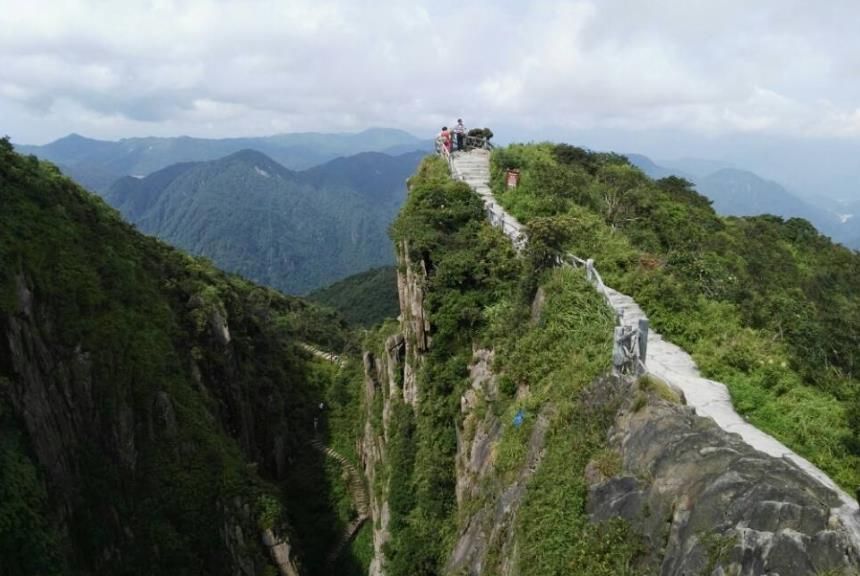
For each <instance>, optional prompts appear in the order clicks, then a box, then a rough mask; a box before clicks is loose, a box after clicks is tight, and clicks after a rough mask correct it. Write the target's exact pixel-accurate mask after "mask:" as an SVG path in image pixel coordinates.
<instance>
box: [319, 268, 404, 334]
mask: <svg viewBox="0 0 860 576" xmlns="http://www.w3.org/2000/svg"><path fill="white" fill-rule="evenodd" d="M308 299H309V300H312V301H314V302H318V303H320V304H322V305H324V306H329V307H330V308H334V309H335V310H337V311H338V312H340V314H341V315H342V316H343V317H344V319H346V321H347V322H349V323H350V324H351V325H353V326H361V327H364V328H370V327H371V326H375V325H377V324H380V323H381V322H382V321H383V320H385V319H386V318H397V315H398V314H400V303H399V301H398V297H397V269H396V268H394V267H393V266H392V267H388V266H386V267H382V268H374V269H372V270H368V271H367V272H362V273H360V274H355V275H353V276H350V277H349V278H344V279H343V280H340V281H338V282H335V283H334V284H332V285H331V286H327V287H325V288H322V289H320V290H316V291H314V292H311V293H310V294H308Z"/></svg>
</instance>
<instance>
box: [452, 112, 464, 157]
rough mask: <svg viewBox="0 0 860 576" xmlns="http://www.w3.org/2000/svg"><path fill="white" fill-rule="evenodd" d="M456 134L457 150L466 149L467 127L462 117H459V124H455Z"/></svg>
mask: <svg viewBox="0 0 860 576" xmlns="http://www.w3.org/2000/svg"><path fill="white" fill-rule="evenodd" d="M454 135H455V136H456V137H457V150H465V149H466V146H465V144H464V142H465V140H466V127H465V126H463V119H462V118H457V125H456V126H454Z"/></svg>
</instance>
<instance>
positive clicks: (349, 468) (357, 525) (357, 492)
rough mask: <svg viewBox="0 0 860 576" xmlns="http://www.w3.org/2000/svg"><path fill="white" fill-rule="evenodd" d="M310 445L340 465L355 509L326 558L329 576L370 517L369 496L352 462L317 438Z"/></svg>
mask: <svg viewBox="0 0 860 576" xmlns="http://www.w3.org/2000/svg"><path fill="white" fill-rule="evenodd" d="M310 444H311V446H312V447H313V448H315V449H316V450H318V451H319V452H321V453H323V454H325V455H326V456H327V457H328V458H331V459H332V460H335V461H336V462H337V463H338V464H340V466H341V468H342V470H343V472H344V473H345V474H346V476H347V489H348V490H349V495H350V498H351V499H352V505H353V506H354V507H355V512H356V517H355V518H354V519H353V520H352V521H351V522H350V523H349V524H348V525H347V526H346V528H344V530H343V533H342V534H341V537H340V539H339V540H338V541H337V543H336V544H335V545H334V546H333V547H332V549H331V551H330V552H329V553H328V556H326V562H325V565H326V573H327V574H331V573H332V572H331V569H332V568H333V567H334V564H335V562H336V561H337V559H338V557H340V554H341V552H343V549H344V548H346V547H347V546H348V545H349V543H350V542H352V539H353V538H355V535H356V534H358V531H359V530H361V527H362V526H363V525H364V523H365V522H366V521H367V519H368V518H369V517H370V496H369V495H368V493H367V487H366V486H365V484H364V480H363V479H362V475H361V473H360V472H359V471H358V469H357V468H356V467H355V466H353V464H352V462H350V461H349V460H348V459H347V458H346V457H345V456H343V455H342V454H340V453H339V452H337V451H336V450H334V449H333V448H331V447H329V446H326V445H325V444H323V442H322V440H320V439H319V438H315V439H313V440H311V442H310Z"/></svg>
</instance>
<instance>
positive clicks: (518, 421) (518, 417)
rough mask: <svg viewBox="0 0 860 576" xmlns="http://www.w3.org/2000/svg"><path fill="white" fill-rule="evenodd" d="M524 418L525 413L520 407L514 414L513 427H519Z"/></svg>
mask: <svg viewBox="0 0 860 576" xmlns="http://www.w3.org/2000/svg"><path fill="white" fill-rule="evenodd" d="M525 419H526V413H525V412H523V410H522V408H520V409H519V410H517V415H516V416H514V427H515V428H519V427H520V426H522V425H523V420H525Z"/></svg>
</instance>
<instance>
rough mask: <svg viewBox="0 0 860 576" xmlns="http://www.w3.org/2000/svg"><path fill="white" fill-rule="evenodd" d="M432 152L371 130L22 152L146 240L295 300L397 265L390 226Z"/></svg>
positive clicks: (72, 143) (60, 145)
mask: <svg viewBox="0 0 860 576" xmlns="http://www.w3.org/2000/svg"><path fill="white" fill-rule="evenodd" d="M431 147H432V143H431V142H430V141H425V140H421V139H419V138H417V137H415V136H413V135H411V134H409V133H407V132H403V131H401V130H394V129H384V128H376V129H369V130H365V131H363V132H359V133H337V134H319V133H301V134H282V135H276V136H268V137H260V138H229V139H222V140H208V139H201V138H186V137H179V138H127V139H123V140H119V141H116V142H111V141H104V140H93V139H90V138H85V137H83V136H79V135H77V134H71V135H69V136H67V137H65V138H61V139H60V140H57V141H55V142H52V143H50V144H47V145H45V146H18V147H17V148H18V149H19V150H20V151H21V152H25V153H30V154H35V155H36V156H39V157H40V158H43V159H46V160H50V161H51V162H54V163H56V164H57V165H58V166H60V168H61V170H62V171H63V172H64V173H66V174H67V175H69V176H71V177H72V178H73V179H74V180H76V181H77V182H78V183H80V184H82V185H84V186H85V187H87V188H89V189H90V190H92V191H94V192H96V193H97V194H100V195H102V196H103V197H104V198H105V199H106V200H107V201H108V203H110V204H111V205H112V206H114V207H115V208H117V209H118V210H119V211H120V212H121V213H122V214H123V216H124V217H125V218H126V219H127V220H128V221H129V222H131V223H133V224H135V225H136V226H137V227H138V228H139V229H140V230H141V231H143V232H145V233H147V234H151V235H153V236H156V237H159V238H161V239H163V240H165V241H167V242H169V243H170V244H173V245H175V246H178V247H180V248H182V249H184V250H187V251H189V252H190V253H192V254H195V255H201V256H205V257H208V258H210V259H212V260H213V262H214V263H215V264H216V265H218V266H219V267H220V268H223V269H226V270H228V271H231V272H236V273H239V274H242V275H243V276H245V277H247V278H250V279H252V280H255V281H257V282H260V283H263V284H267V285H269V286H272V287H274V288H277V289H279V290H282V291H284V292H288V293H293V294H301V293H305V292H308V291H310V290H313V289H316V288H320V287H322V286H325V285H327V284H330V283H332V282H334V281H336V280H339V279H341V278H343V277H346V276H349V275H351V274H355V273H359V272H362V271H364V270H367V269H369V268H372V267H375V266H382V265H390V264H392V263H393V262H394V253H393V251H392V249H391V243H390V241H389V239H388V236H387V229H388V225H389V223H390V222H391V220H392V219H393V217H394V215H395V214H396V213H397V210H398V209H399V208H400V205H401V204H402V202H403V199H404V197H405V195H406V185H405V181H406V178H407V177H408V176H409V175H410V174H412V173H413V172H414V171H415V168H416V166H417V165H418V162H419V161H420V159H421V157H423V156H424V154H425V153H426V151H427V150H428V149H430V148H431ZM298 170H301V171H298Z"/></svg>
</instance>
